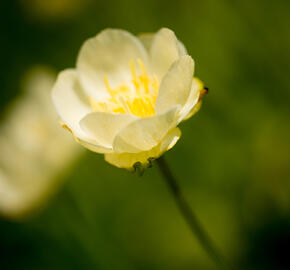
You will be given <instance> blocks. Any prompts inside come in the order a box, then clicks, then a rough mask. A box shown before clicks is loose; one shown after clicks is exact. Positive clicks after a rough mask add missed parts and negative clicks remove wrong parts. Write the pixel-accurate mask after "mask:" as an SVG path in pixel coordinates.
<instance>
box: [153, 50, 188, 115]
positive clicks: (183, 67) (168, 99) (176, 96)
mask: <svg viewBox="0 0 290 270" xmlns="http://www.w3.org/2000/svg"><path fill="white" fill-rule="evenodd" d="M193 71H194V62H193V60H192V58H191V57H190V56H188V55H186V56H183V57H181V58H180V59H179V60H177V61H176V62H175V63H174V64H173V65H172V66H171V68H170V70H169V71H168V72H167V74H166V75H165V77H164V78H163V80H162V82H161V85H160V89H159V93H158V97H157V101H156V113H157V114H161V113H164V112H165V111H166V110H168V109H169V108H171V107H173V106H175V105H177V104H179V105H181V106H184V104H185V103H186V101H187V99H188V97H189V94H190V91H191V85H192V77H193Z"/></svg>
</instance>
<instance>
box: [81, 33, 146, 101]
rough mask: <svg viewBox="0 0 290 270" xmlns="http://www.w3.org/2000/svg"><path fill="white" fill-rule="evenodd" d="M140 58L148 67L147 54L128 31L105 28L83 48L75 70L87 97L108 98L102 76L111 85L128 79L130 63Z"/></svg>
mask: <svg viewBox="0 0 290 270" xmlns="http://www.w3.org/2000/svg"><path fill="white" fill-rule="evenodd" d="M138 58H139V59H141V60H142V61H143V62H144V64H145V66H146V65H147V58H148V55H147V52H146V50H145V48H144V46H143V45H142V43H141V42H140V40H139V39H138V38H137V37H134V36H133V35H132V34H130V33H129V32H127V31H124V30H117V29H106V30H104V31H102V32H101V33H100V34H98V35H97V36H96V37H94V38H90V39H89V40H87V41H86V42H85V43H84V45H83V46H82V48H81V50H80V53H79V56H78V60H77V69H78V71H79V73H80V79H81V83H82V85H83V86H84V88H85V89H86V90H87V91H88V93H89V95H90V96H92V97H94V98H98V97H100V96H101V97H103V96H105V95H107V92H106V87H105V84H104V76H108V79H109V81H110V84H112V86H113V87H114V86H116V85H119V84H120V83H122V82H123V81H127V80H130V79H131V74H130V66H129V62H130V61H131V60H136V59H138Z"/></svg>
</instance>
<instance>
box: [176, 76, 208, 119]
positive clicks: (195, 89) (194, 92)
mask: <svg viewBox="0 0 290 270" xmlns="http://www.w3.org/2000/svg"><path fill="white" fill-rule="evenodd" d="M203 88H204V86H203V83H202V82H201V81H200V80H199V79H198V78H193V81H192V86H191V90H190V94H189V97H188V99H187V101H186V103H185V105H184V106H183V108H182V109H181V111H180V121H182V120H183V119H184V120H186V119H188V118H189V117H190V116H189V117H188V115H189V114H190V112H191V111H192V109H193V108H194V107H195V106H196V105H197V103H198V101H199V97H200V93H201V91H202V89H203Z"/></svg>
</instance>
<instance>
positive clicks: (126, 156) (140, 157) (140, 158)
mask: <svg viewBox="0 0 290 270" xmlns="http://www.w3.org/2000/svg"><path fill="white" fill-rule="evenodd" d="M180 136H181V132H180V129H179V128H174V129H173V130H171V131H170V132H169V133H168V134H167V135H166V137H165V138H164V139H163V140H162V142H161V143H160V144H159V145H157V146H156V147H154V148H152V149H150V150H149V151H144V152H140V153H122V154H116V153H112V154H106V155H105V160H106V161H107V162H109V163H111V164H112V165H114V166H117V167H119V168H126V169H132V167H133V165H134V164H135V163H136V162H140V163H141V164H142V166H144V167H146V164H148V162H149V160H150V159H152V158H153V159H154V158H158V157H160V156H161V155H162V154H163V153H164V152H165V151H167V150H169V149H171V148H172V147H173V146H174V145H175V144H176V142H177V141H178V139H179V138H180Z"/></svg>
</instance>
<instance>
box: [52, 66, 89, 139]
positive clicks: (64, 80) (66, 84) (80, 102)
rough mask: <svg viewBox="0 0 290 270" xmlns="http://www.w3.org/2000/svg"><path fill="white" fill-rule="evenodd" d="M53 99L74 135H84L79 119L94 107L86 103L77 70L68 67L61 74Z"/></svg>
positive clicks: (61, 116) (53, 92)
mask: <svg viewBox="0 0 290 270" xmlns="http://www.w3.org/2000/svg"><path fill="white" fill-rule="evenodd" d="M52 100H53V103H54V106H55V108H56V111H57V113H58V115H59V116H60V118H61V119H62V120H63V122H64V123H65V124H66V125H67V126H68V127H69V128H70V129H71V130H72V132H73V133H74V135H75V136H78V137H79V136H80V137H82V136H84V133H83V131H82V130H81V128H80V126H79V121H80V119H82V118H83V117H84V116H85V115H86V114H87V113H90V112H91V111H92V109H91V108H90V106H89V105H88V103H86V99H85V96H84V94H83V93H82V90H81V88H80V85H79V83H78V78H77V74H76V71H75V70H72V69H68V70H64V71H62V72H61V73H60V74H59V76H58V78H57V80H56V83H55V85H54V87H53V89H52Z"/></svg>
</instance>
